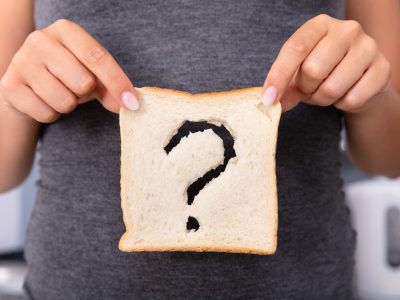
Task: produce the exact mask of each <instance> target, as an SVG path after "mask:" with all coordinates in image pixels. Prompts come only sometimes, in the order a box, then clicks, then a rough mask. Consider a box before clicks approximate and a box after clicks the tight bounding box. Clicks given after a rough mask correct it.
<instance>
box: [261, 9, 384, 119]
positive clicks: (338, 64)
mask: <svg viewBox="0 0 400 300" xmlns="http://www.w3.org/2000/svg"><path fill="white" fill-rule="evenodd" d="M389 79H390V64H389V62H388V61H387V60H386V59H385V57H384V56H383V55H382V53H381V52H380V51H379V49H378V47H377V43H376V42H375V40H374V39H372V38H371V37H370V36H368V35H367V34H366V33H364V31H363V30H362V28H361V26H360V24H359V23H357V22H356V21H343V20H338V19H334V18H331V17H329V16H327V15H319V16H317V17H315V18H313V19H311V20H309V21H307V22H306V23H305V24H304V25H303V26H301V27H300V28H299V29H298V30H297V31H296V32H295V33H294V34H293V35H292V36H291V37H290V38H289V39H288V40H287V41H286V43H285V44H284V45H283V47H282V49H281V51H280V52H279V55H278V57H277V58H276V60H275V62H274V63H273V65H272V67H271V69H270V71H269V73H268V76H267V78H266V80H265V83H264V91H265V92H264V97H263V102H264V103H265V104H266V105H270V104H271V103H272V102H274V101H275V100H280V101H281V104H282V108H283V110H284V111H287V110H289V109H291V108H293V107H295V106H296V105H297V104H298V103H299V102H300V101H302V102H305V103H308V104H313V105H320V106H329V105H332V104H333V105H334V106H336V107H337V108H339V109H341V110H344V111H347V112H358V111H361V110H363V109H365V108H367V107H370V106H371V105H372V104H373V103H375V102H376V101H370V100H371V99H373V98H374V96H375V95H377V94H379V93H381V92H383V91H384V90H385V89H386V88H387V87H388V83H389Z"/></svg>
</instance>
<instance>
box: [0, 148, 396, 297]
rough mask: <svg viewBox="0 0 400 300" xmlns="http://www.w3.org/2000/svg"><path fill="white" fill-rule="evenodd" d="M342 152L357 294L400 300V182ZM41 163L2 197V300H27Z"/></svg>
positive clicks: (0, 267)
mask: <svg viewBox="0 0 400 300" xmlns="http://www.w3.org/2000/svg"><path fill="white" fill-rule="evenodd" d="M344 147H345V145H344V144H343V143H342V145H341V148H342V149H344ZM342 152H343V153H342V176H343V180H344V184H345V188H344V192H345V194H346V201H347V204H348V206H349V208H350V211H351V216H352V221H353V227H354V228H355V229H356V231H357V249H356V257H355V259H356V272H355V278H354V289H355V292H356V294H357V295H359V297H360V299H365V300H369V299H371V300H386V299H393V300H394V299H400V179H394V180H390V179H386V178H381V177H368V176H367V175H366V174H364V173H362V172H361V171H359V170H358V169H357V168H355V167H354V166H353V165H352V164H351V163H350V162H349V160H348V159H347V158H346V155H345V154H344V151H342ZM37 161H38V157H36V163H35V167H34V168H33V170H32V172H31V174H30V176H29V178H28V179H27V181H26V182H25V183H24V184H23V185H22V186H20V187H19V188H16V189H14V190H13V191H10V192H8V193H5V194H0V300H11V299H14V300H17V299H21V294H22V284H23V280H24V276H25V274H26V265H25V262H24V259H23V250H24V241H25V232H26V228H27V222H28V220H29V216H30V212H31V209H32V206H33V204H34V200H35V181H36V180H37V179H38V164H37Z"/></svg>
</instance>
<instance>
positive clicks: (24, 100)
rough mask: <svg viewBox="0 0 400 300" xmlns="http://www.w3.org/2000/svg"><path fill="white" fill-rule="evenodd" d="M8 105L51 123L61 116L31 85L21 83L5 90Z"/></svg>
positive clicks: (43, 121) (40, 120)
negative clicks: (16, 86)
mask: <svg viewBox="0 0 400 300" xmlns="http://www.w3.org/2000/svg"><path fill="white" fill-rule="evenodd" d="M4 94H5V96H6V99H7V100H6V103H5V104H6V105H7V106H9V107H10V108H12V109H14V110H16V111H17V112H19V113H21V114H24V115H26V116H29V117H30V118H33V119H35V120H36V121H38V122H41V123H51V122H54V121H55V120H57V119H58V118H59V116H60V114H59V113H57V112H56V111H55V110H54V109H52V108H51V107H50V106H49V105H47V104H46V103H45V102H44V101H42V99H40V98H39V97H38V96H37V95H36V94H35V93H34V92H33V91H32V89H31V88H30V87H28V86H26V85H24V84H19V86H18V88H13V89H12V90H9V91H7V90H6V91H5V92H4Z"/></svg>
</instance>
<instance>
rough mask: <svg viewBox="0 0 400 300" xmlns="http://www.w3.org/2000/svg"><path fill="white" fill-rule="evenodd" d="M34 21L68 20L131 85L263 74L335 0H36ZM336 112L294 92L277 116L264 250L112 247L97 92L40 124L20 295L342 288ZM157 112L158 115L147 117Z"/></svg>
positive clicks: (114, 176) (318, 293)
mask: <svg viewBox="0 0 400 300" xmlns="http://www.w3.org/2000/svg"><path fill="white" fill-rule="evenodd" d="M35 3H36V11H35V16H36V25H37V27H38V28H42V27H45V26H48V25H50V24H51V23H53V22H54V21H55V20H57V19H59V18H68V19H71V20H73V21H75V22H77V23H79V24H80V25H81V26H82V27H83V28H85V29H86V30H87V31H88V32H89V33H91V34H92V35H94V37H95V38H96V39H97V40H98V41H99V42H100V43H102V44H103V45H104V46H105V47H106V48H107V49H108V50H109V51H110V52H111V53H112V55H114V57H115V58H116V60H117V61H118V62H119V64H120V65H121V66H122V68H123V69H124V70H125V71H126V73H127V74H128V76H129V77H130V78H131V80H132V81H133V82H134V84H135V85H136V86H138V87H141V86H152V85H154V86H159V87H166V88H173V89H179V90H185V91H189V92H194V93H196V92H207V91H222V90H229V89H237V88H243V87H249V86H258V85H262V84H263V81H264V79H265V76H266V74H267V71H268V69H269V67H270V66H271V63H272V62H273V60H274V58H275V57H276V55H277V53H278V51H279V49H280V47H281V46H282V44H283V42H284V41H285V40H286V39H287V38H288V37H289V36H290V35H291V34H292V33H293V32H294V31H295V30H296V29H297V28H298V27H299V26H300V25H302V24H303V23H304V22H305V21H306V20H308V19H310V18H312V17H314V16H316V15H317V14H320V13H328V14H330V15H331V16H334V17H341V16H342V3H341V1H336V0H313V1H311V0H283V1H278V0H276V1H267V0H246V1H243V0H242V1H232V0H219V1H217V0H214V1H212V0H201V1H195V0H185V1H184V0H165V1H155V0H133V1H127V0H108V1H98V0H97V1H96V0H36V1H35ZM341 118H342V114H341V113H340V112H339V111H338V110H336V109H335V108H334V107H325V108H323V107H313V106H308V105H305V104H300V105H299V106H297V107H296V108H295V109H293V110H292V111H290V112H287V113H284V114H283V116H282V120H281V123H280V127H279V138H278V146H277V157H276V159H277V179H278V191H279V231H278V248H277V252H276V254H275V255H273V256H262V255H261V256H260V255H251V254H232V253H213V252H208V253H193V252H152V253H146V252H145V253H122V252H120V251H119V250H118V241H119V238H120V237H121V235H122V233H123V232H124V229H125V228H124V224H123V222H122V213H121V208H120V185H119V180H120V135H119V126H118V115H115V114H113V113H110V112H108V111H106V110H105V109H103V108H102V107H101V105H100V104H99V103H98V102H97V101H92V102H90V103H87V104H84V105H81V106H79V107H78V108H77V109H76V110H75V111H74V112H72V113H70V114H68V115H65V116H63V117H62V118H61V119H59V120H58V121H57V122H55V123H53V124H50V125H46V126H43V127H42V131H41V137H40V148H39V149H40V153H41V161H40V167H41V170H40V175H41V179H40V180H39V181H38V195H37V201H36V205H35V208H34V211H33V214H32V218H31V221H30V225H29V229H28V242H27V248H26V259H27V262H28V265H29V272H28V275H27V279H26V283H25V292H26V296H27V297H28V298H31V299H39V300H46V299H52V300H54V299H68V300H72V299H203V298H204V299H205V298H210V299H230V298H236V299H350V298H351V297H352V296H351V288H352V272H353V263H354V262H353V251H354V231H353V230H352V228H351V225H350V220H349V213H348V209H347V208H346V206H345V203H344V197H343V192H342V180H341V177H340V173H339V168H340V160H339V154H340V153H339V146H338V143H339V134H340V129H341ZM155 122H157V120H155Z"/></svg>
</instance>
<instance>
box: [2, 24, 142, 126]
mask: <svg viewBox="0 0 400 300" xmlns="http://www.w3.org/2000/svg"><path fill="white" fill-rule="evenodd" d="M92 99H98V100H99V101H100V102H101V104H102V105H103V106H104V107H105V108H106V109H108V110H109V111H112V112H114V113H118V112H119V109H120V108H121V106H125V107H127V108H128V109H131V110H135V109H137V108H138V106H139V103H138V101H137V96H136V93H135V89H134V87H133V85H132V82H131V81H130V80H129V78H128V77H127V75H126V74H125V73H124V71H123V70H122V69H121V67H120V66H119V65H118V63H117V62H116V61H115V59H114V58H113V57H112V55H111V54H110V53H109V52H108V51H107V50H106V49H105V48H104V47H103V46H101V45H100V44H99V43H98V42H97V41H96V40H95V39H94V38H93V37H92V36H91V35H90V34H89V33H87V32H86V31H85V30H84V29H82V28H81V27H80V26H79V25H77V24H75V23H73V22H71V21H68V20H65V19H60V20H58V21H56V22H54V23H53V24H52V25H50V26H49V27H47V28H44V29H42V30H36V31H34V32H32V33H31V34H29V36H28V37H27V38H26V40H25V42H24V44H23V45H22V47H21V48H20V49H19V50H18V52H17V53H16V54H15V55H14V57H13V59H12V61H11V63H10V64H9V66H8V69H7V71H6V73H5V74H4V76H3V77H2V78H1V80H0V100H2V101H3V102H4V104H5V105H6V106H8V107H10V108H11V109H13V110H15V111H17V112H20V113H22V114H23V115H27V116H29V117H31V118H33V119H35V120H36V121H38V122H42V123H50V122H53V121H55V120H57V119H58V117H59V116H60V114H65V113H69V112H71V111H72V110H74V109H75V107H76V106H77V105H78V104H81V103H84V102H87V101H89V100H92Z"/></svg>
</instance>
